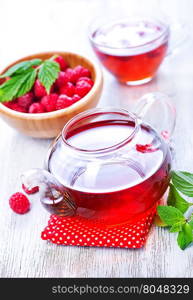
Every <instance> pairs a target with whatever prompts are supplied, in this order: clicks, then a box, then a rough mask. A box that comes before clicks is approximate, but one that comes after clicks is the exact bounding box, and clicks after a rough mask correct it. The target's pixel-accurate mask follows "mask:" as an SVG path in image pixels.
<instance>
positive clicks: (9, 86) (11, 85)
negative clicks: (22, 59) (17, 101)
mask: <svg viewBox="0 0 193 300" xmlns="http://www.w3.org/2000/svg"><path fill="white" fill-rule="evenodd" d="M34 72H36V70H35V69H33V68H31V69H29V70H27V71H26V72H25V73H22V74H18V75H15V76H13V77H12V78H11V79H9V80H7V81H6V82H4V83H3V84H2V85H0V102H6V101H11V100H13V99H14V98H16V97H17V96H18V95H22V93H21V92H20V89H22V90H23V91H25V92H26V90H27V89H26V88H24V86H23V85H24V83H25V82H26V81H28V80H29V78H30V77H31V75H32V73H33V74H34ZM32 77H33V75H32ZM28 86H30V85H28Z"/></svg>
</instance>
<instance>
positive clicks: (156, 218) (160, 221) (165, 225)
mask: <svg viewBox="0 0 193 300" xmlns="http://www.w3.org/2000/svg"><path fill="white" fill-rule="evenodd" d="M154 224H155V225H156V226H158V227H167V226H168V225H167V224H165V223H164V222H163V221H162V220H161V219H160V216H158V215H156V216H155V218H154Z"/></svg>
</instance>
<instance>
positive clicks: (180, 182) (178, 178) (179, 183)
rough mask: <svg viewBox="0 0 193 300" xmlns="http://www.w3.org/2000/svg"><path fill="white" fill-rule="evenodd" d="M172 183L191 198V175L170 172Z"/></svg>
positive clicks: (192, 180) (192, 185)
mask: <svg viewBox="0 0 193 300" xmlns="http://www.w3.org/2000/svg"><path fill="white" fill-rule="evenodd" d="M172 182H173V184H174V186H175V188H176V189H177V190H179V191H180V192H182V193H183V194H184V195H186V196H189V197H193V174H191V173H189V172H181V171H178V172H172Z"/></svg>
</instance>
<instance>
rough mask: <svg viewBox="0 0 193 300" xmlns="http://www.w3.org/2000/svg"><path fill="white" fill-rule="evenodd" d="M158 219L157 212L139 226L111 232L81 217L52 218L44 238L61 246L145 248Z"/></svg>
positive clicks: (146, 216)
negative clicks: (151, 229) (154, 218)
mask: <svg viewBox="0 0 193 300" xmlns="http://www.w3.org/2000/svg"><path fill="white" fill-rule="evenodd" d="M154 215H155V208H154V209H152V210H151V212H150V211H149V212H148V214H146V215H143V217H142V218H141V219H140V220H138V221H136V222H135V223H132V224H131V223H127V224H124V225H118V226H116V227H111V228H107V227H106V226H104V225H101V224H100V225H99V224H98V223H94V222H92V221H90V220H88V219H84V218H82V217H79V216H75V217H68V218H67V217H59V216H56V215H51V216H50V220H49V222H48V226H47V227H46V228H45V229H44V231H43V232H42V234H41V237H42V239H43V240H48V241H50V242H52V243H54V244H58V245H72V246H75V245H76V246H94V247H117V248H141V247H143V246H144V244H145V241H146V238H147V235H148V232H149V229H150V227H151V224H152V221H153V217H154Z"/></svg>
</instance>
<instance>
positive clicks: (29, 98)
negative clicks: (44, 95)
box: [17, 92, 33, 110]
mask: <svg viewBox="0 0 193 300" xmlns="http://www.w3.org/2000/svg"><path fill="white" fill-rule="evenodd" d="M32 102H33V93H32V92H29V93H27V94H25V95H23V96H21V97H19V98H17V103H18V104H19V105H20V106H21V107H23V108H25V109H26V110H28V108H29V106H30V104H32Z"/></svg>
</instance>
